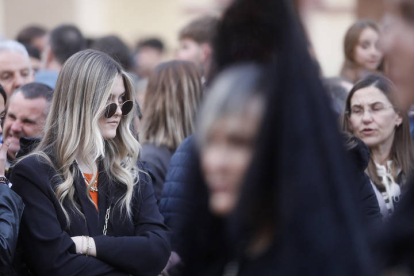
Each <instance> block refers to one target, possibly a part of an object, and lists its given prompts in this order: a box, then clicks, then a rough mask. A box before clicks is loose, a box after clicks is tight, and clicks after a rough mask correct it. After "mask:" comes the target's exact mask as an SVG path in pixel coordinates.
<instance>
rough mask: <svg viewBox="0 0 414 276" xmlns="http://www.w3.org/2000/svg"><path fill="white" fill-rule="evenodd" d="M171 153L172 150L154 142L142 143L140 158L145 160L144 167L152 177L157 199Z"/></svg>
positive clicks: (159, 196) (162, 185) (159, 195)
mask: <svg viewBox="0 0 414 276" xmlns="http://www.w3.org/2000/svg"><path fill="white" fill-rule="evenodd" d="M173 153H174V152H173V151H172V150H170V149H169V148H167V147H164V146H159V147H157V146H156V145H155V144H149V143H147V144H144V145H142V155H141V160H142V161H144V162H145V165H146V168H147V169H148V171H149V173H150V174H151V176H152V177H153V181H152V183H153V184H154V192H155V198H156V199H157V201H159V200H160V198H161V193H162V189H163V187H164V181H165V175H166V174H167V171H168V167H169V166H170V161H171V156H172V155H173Z"/></svg>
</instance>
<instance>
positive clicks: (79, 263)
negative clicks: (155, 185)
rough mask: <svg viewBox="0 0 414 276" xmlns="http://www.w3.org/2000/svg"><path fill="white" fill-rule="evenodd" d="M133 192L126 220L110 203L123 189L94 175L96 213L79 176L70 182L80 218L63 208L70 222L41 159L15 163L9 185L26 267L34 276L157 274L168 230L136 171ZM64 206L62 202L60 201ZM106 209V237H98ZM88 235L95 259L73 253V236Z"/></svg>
mask: <svg viewBox="0 0 414 276" xmlns="http://www.w3.org/2000/svg"><path fill="white" fill-rule="evenodd" d="M139 177H140V184H139V185H136V186H135V188H134V196H133V200H132V203H131V205H132V206H131V207H132V211H133V217H132V220H129V219H128V218H127V217H125V215H124V214H125V213H122V214H121V211H120V209H119V207H117V205H115V203H116V201H117V199H119V198H120V196H121V195H122V194H123V193H124V188H123V187H121V186H120V185H119V184H117V183H114V182H112V181H111V180H110V179H109V177H108V176H107V175H106V174H105V172H104V171H102V170H100V173H99V176H98V183H99V196H98V210H99V211H97V210H96V208H95V206H94V204H93V203H92V202H91V201H90V200H89V198H88V197H87V191H86V185H85V183H84V182H83V179H82V176H81V175H80V173H79V175H77V176H76V178H75V188H76V192H75V201H76V202H77V203H78V204H79V208H80V209H81V210H82V212H83V214H84V215H85V218H86V220H85V219H84V218H82V217H81V216H80V215H79V214H78V213H76V212H75V211H71V210H70V209H69V207H66V208H67V209H68V210H69V212H68V213H69V216H70V219H71V224H70V225H68V224H67V222H66V218H65V215H64V212H63V210H62V208H61V206H60V204H59V202H58V199H57V198H56V196H55V193H54V190H53V189H54V188H55V186H56V185H57V183H58V181H59V177H58V176H57V174H56V171H55V170H54V169H53V168H52V167H51V166H50V165H49V164H48V163H47V162H45V161H44V160H39V158H38V157H36V156H29V157H26V158H25V159H23V160H22V161H21V162H19V163H17V164H16V165H15V167H14V169H13V172H12V176H11V181H12V182H13V183H14V184H13V189H14V190H15V191H16V192H17V193H18V194H19V195H20V196H21V197H22V199H23V201H24V202H25V204H26V211H25V213H24V215H23V217H22V224H21V235H20V238H21V243H22V247H23V250H24V252H23V253H24V257H25V260H26V262H27V265H28V267H29V268H30V270H31V271H32V273H34V274H35V275H88V276H91V275H128V274H129V275H131V274H132V275H157V274H158V273H159V272H160V271H161V270H162V269H163V268H164V266H165V264H166V263H167V260H168V257H169V255H170V246H169V239H168V229H167V227H166V226H165V225H164V224H163V218H162V216H161V215H160V213H159V211H158V207H157V205H156V201H155V198H154V195H153V189H152V184H151V182H150V178H149V177H148V176H147V175H146V174H145V173H140V175H139ZM64 204H65V205H66V206H67V203H64ZM109 206H111V212H110V213H111V215H110V218H109V222H108V233H107V236H104V235H103V234H102V230H103V228H104V224H105V213H106V211H107V208H108V207H109ZM82 235H86V236H91V237H93V238H94V240H95V244H96V251H97V257H96V258H93V257H86V256H85V255H80V254H76V252H75V249H76V248H75V244H74V243H73V241H72V239H71V237H73V236H82Z"/></svg>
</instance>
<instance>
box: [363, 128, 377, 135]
mask: <svg viewBox="0 0 414 276" xmlns="http://www.w3.org/2000/svg"><path fill="white" fill-rule="evenodd" d="M374 132H375V129H372V128H364V129H363V130H362V131H361V133H362V134H364V135H371V134H373V133H374Z"/></svg>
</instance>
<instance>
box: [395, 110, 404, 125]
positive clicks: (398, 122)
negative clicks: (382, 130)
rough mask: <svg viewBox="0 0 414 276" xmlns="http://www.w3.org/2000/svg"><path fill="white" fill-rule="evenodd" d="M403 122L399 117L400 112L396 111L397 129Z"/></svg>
mask: <svg viewBox="0 0 414 276" xmlns="http://www.w3.org/2000/svg"><path fill="white" fill-rule="evenodd" d="M402 122H403V118H402V116H401V111H397V119H396V120H395V125H396V127H399V126H400V125H401V124H402Z"/></svg>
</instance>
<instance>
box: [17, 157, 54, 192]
mask: <svg viewBox="0 0 414 276" xmlns="http://www.w3.org/2000/svg"><path fill="white" fill-rule="evenodd" d="M52 164H53V160H51V159H50V158H49V157H47V156H43V155H40V154H30V155H28V156H26V157H23V158H22V159H20V160H17V162H16V163H15V164H14V165H13V166H12V167H11V168H10V181H11V182H12V183H14V182H13V181H14V180H16V179H18V181H19V182H21V181H23V180H24V179H26V180H28V181H31V182H33V183H35V184H36V185H37V184H39V185H40V183H42V182H48V181H46V180H50V179H51V178H52V177H54V176H55V175H56V170H55V169H54V167H53V165H52ZM41 179H44V180H45V181H40V180H41ZM34 180H36V181H34ZM14 184H16V183H14Z"/></svg>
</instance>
